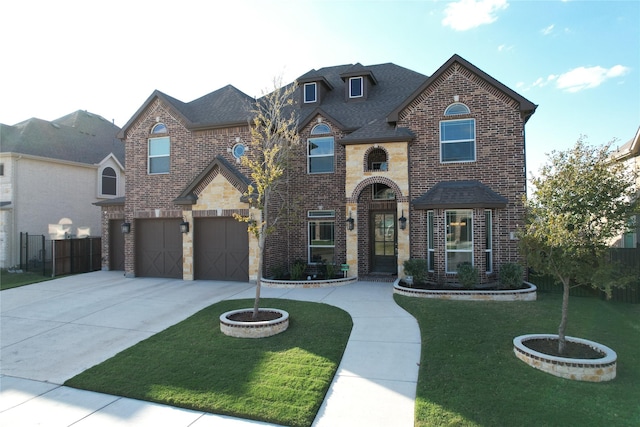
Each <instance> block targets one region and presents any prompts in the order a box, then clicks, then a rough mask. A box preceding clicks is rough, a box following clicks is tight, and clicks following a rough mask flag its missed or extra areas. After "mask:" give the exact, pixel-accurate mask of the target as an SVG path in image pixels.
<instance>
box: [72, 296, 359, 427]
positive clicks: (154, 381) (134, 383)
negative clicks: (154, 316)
mask: <svg viewBox="0 0 640 427" xmlns="http://www.w3.org/2000/svg"><path fill="white" fill-rule="evenodd" d="M260 305H261V307H275V308H279V309H283V310H286V311H288V312H289V315H290V323H289V328H288V329H287V331H286V332H284V333H282V334H279V335H275V336H272V337H269V338H262V339H242V338H232V337H228V336H226V335H223V334H222V333H221V332H220V327H219V320H218V318H219V316H220V314H222V313H224V312H226V311H229V310H234V309H238V308H246V307H253V300H231V301H222V302H220V303H217V304H214V305H212V306H210V307H208V308H206V309H204V310H202V311H200V312H198V313H196V314H195V315H193V316H192V317H190V318H188V319H186V320H184V321H183V322H181V323H179V324H177V325H174V326H172V327H170V328H168V329H166V330H165V331H163V332H160V333H158V334H156V335H154V336H153V337H151V338H149V339H147V340H145V341H142V342H140V343H138V344H137V345H135V346H133V347H131V348H129V349H127V350H125V351H123V352H121V353H119V354H117V355H116V356H114V357H113V358H111V359H109V360H107V361H105V362H104V363H101V364H99V365H97V366H94V367H93V368H91V369H89V370H87V371H85V372H83V373H82V374H80V375H77V376H76V377H74V378H72V379H70V380H69V381H67V382H66V383H65V385H68V386H71V387H76V388H82V389H87V390H94V391H100V392H104V393H109V394H113V395H118V396H125V397H131V398H135V399H141V400H148V401H153V402H159V403H165V404H169V405H173V406H179V407H183V408H189V409H195V410H201V411H207V412H213V413H217V414H225V415H232V416H237V417H242V418H251V419H256V420H262V421H268V422H272V423H276V424H283V425H290V426H310V425H311V423H312V422H313V420H314V418H315V416H316V413H317V411H318V409H319V408H320V405H321V404H322V401H323V400H324V397H325V394H326V392H327V390H328V388H329V385H330V384H331V381H332V379H333V376H334V374H335V372H336V370H337V368H338V365H339V363H340V359H341V358H342V354H343V353H344V349H345V347H346V345H347V340H348V338H349V334H350V333H351V328H352V326H353V323H352V321H351V317H350V316H349V314H348V313H346V312H345V311H343V310H341V309H339V308H336V307H332V306H329V305H326V304H318V303H310V302H300V301H291V300H269V299H263V300H261V304H260Z"/></svg>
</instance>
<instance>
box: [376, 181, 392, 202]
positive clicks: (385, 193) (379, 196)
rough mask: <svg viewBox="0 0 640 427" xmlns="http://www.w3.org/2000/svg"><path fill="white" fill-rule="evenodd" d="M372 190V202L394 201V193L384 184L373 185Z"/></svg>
mask: <svg viewBox="0 0 640 427" xmlns="http://www.w3.org/2000/svg"><path fill="white" fill-rule="evenodd" d="M372 188H373V200H394V199H395V198H396V193H395V191H393V189H392V188H391V187H389V186H388V185H386V184H380V183H375V184H373V186H372Z"/></svg>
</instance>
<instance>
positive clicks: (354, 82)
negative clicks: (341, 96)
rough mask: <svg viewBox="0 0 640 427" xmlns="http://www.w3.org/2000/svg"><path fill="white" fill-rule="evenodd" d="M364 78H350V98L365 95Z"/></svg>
mask: <svg viewBox="0 0 640 427" xmlns="http://www.w3.org/2000/svg"><path fill="white" fill-rule="evenodd" d="M363 80H364V79H363V78H362V77H351V78H349V98H362V96H363V95H364V81H363Z"/></svg>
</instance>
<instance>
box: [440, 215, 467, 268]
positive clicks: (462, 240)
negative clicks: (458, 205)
mask: <svg viewBox="0 0 640 427" xmlns="http://www.w3.org/2000/svg"><path fill="white" fill-rule="evenodd" d="M445 226H446V233H447V234H446V242H445V243H446V245H445V267H446V271H447V273H457V272H458V267H459V266H460V265H461V264H464V263H469V264H471V265H473V211H472V210H471V209H459V210H448V211H445Z"/></svg>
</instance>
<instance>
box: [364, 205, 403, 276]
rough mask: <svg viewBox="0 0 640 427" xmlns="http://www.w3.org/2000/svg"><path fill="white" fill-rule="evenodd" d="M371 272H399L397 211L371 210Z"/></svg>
mask: <svg viewBox="0 0 640 427" xmlns="http://www.w3.org/2000/svg"><path fill="white" fill-rule="evenodd" d="M370 224H371V228H372V229H371V234H370V235H371V272H372V273H390V274H397V272H398V255H397V248H398V238H397V229H396V213H395V211H386V212H375V211H374V212H371V221H370Z"/></svg>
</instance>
